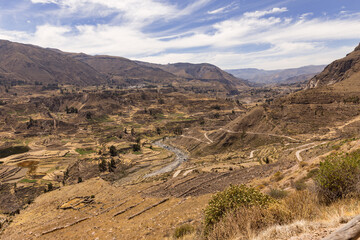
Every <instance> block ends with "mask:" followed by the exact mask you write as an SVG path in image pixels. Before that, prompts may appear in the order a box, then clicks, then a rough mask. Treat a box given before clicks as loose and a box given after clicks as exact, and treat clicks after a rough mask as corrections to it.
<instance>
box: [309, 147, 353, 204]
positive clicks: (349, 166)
mask: <svg viewBox="0 0 360 240" xmlns="http://www.w3.org/2000/svg"><path fill="white" fill-rule="evenodd" d="M359 182H360V151H355V152H353V153H350V154H332V155H330V156H328V157H327V158H326V159H325V161H324V162H321V163H320V167H319V171H318V174H317V175H316V177H315V183H316V185H317V187H318V193H319V198H320V199H321V200H322V201H324V202H326V203H330V202H333V201H335V200H337V199H340V198H344V197H347V196H349V195H350V194H352V195H358V191H357V185H358V184H359Z"/></svg>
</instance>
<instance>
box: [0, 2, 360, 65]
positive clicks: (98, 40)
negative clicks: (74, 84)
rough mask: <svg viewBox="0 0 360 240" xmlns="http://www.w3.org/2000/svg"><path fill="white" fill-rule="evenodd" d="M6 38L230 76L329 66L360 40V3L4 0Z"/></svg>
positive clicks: (1, 18)
mask: <svg viewBox="0 0 360 240" xmlns="http://www.w3.org/2000/svg"><path fill="white" fill-rule="evenodd" d="M0 38H1V39H7V40H11V41H16V42H22V43H30V44H35V45H39V46H42V47H51V48H58V49H61V50H63V51H68V52H84V53H88V54H94V55H95V54H107V55H114V56H122V57H127V58H130V59H136V60H142V61H148V62H154V63H163V64H166V63H174V62H192V63H202V62H209V63H212V64H215V65H218V66H219V67H221V68H224V69H231V68H248V67H256V68H263V69H281V68H291V67H300V66H305V65H311V64H328V63H330V62H332V61H333V60H335V59H337V58H341V57H343V56H345V54H346V53H348V52H350V51H352V50H353V49H354V48H355V47H356V46H357V45H358V44H359V41H360V1H359V0H237V1H234V0H198V1H190V0H181V1H180V0H0Z"/></svg>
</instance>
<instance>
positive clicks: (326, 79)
mask: <svg viewBox="0 0 360 240" xmlns="http://www.w3.org/2000/svg"><path fill="white" fill-rule="evenodd" d="M359 78H360V44H359V46H357V47H356V48H355V50H354V51H353V52H352V53H349V54H348V55H347V56H346V57H344V58H342V59H339V60H336V61H334V62H333V63H331V64H330V65H328V66H327V67H326V68H325V69H324V71H323V72H321V73H320V74H318V75H316V76H315V77H314V78H312V79H311V80H310V81H309V83H308V85H307V88H317V87H320V86H326V85H332V84H335V83H338V82H342V81H344V80H347V81H350V82H349V84H350V85H351V84H354V83H356V82H358V81H355V82H353V81H352V80H355V79H356V80H358V79H359Z"/></svg>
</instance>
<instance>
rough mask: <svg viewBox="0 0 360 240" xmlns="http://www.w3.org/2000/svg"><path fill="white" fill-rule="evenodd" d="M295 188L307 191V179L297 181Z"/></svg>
mask: <svg viewBox="0 0 360 240" xmlns="http://www.w3.org/2000/svg"><path fill="white" fill-rule="evenodd" d="M294 188H295V189H296V190H297V191H301V190H305V189H306V188H307V185H306V183H305V179H304V178H302V179H299V180H297V181H295V182H294Z"/></svg>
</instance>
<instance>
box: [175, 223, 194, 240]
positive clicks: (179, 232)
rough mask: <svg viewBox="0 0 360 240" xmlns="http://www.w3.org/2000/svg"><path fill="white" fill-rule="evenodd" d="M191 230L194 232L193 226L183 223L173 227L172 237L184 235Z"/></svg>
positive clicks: (176, 237)
mask: <svg viewBox="0 0 360 240" xmlns="http://www.w3.org/2000/svg"><path fill="white" fill-rule="evenodd" d="M193 232H194V227H193V226H191V225H190V224H184V225H181V226H180V227H177V228H176V229H175V232H174V238H175V239H178V238H182V237H184V236H185V235H188V234H191V233H193Z"/></svg>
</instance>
